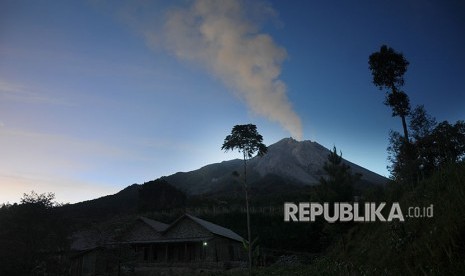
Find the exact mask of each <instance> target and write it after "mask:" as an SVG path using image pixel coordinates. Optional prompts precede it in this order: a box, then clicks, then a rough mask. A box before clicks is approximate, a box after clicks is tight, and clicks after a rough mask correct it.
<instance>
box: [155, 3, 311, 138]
mask: <svg viewBox="0 0 465 276" xmlns="http://www.w3.org/2000/svg"><path fill="white" fill-rule="evenodd" d="M255 3H257V2H255ZM245 4H247V3H246V2H242V1H240V0H239V1H235V0H231V1H228V0H224V1H218V0H196V1H194V2H193V3H192V5H191V6H189V7H187V8H183V9H176V10H172V11H171V12H169V13H167V17H166V22H165V26H164V31H163V33H164V35H165V37H164V41H165V43H166V46H167V48H168V49H169V50H171V51H172V52H173V53H174V54H175V55H176V56H177V57H178V58H179V59H182V60H189V61H193V62H196V63H200V64H201V65H203V66H205V67H206V68H207V69H208V70H210V71H211V72H212V73H213V74H214V75H216V76H217V77H219V78H220V79H221V80H222V81H223V82H224V83H225V84H226V85H228V86H229V87H230V88H232V89H233V90H234V91H235V92H236V93H237V95H238V96H239V97H240V98H241V99H242V100H244V101H245V102H246V103H247V105H248V107H249V108H250V109H251V110H252V111H253V112H255V113H257V114H259V115H261V116H264V117H266V118H268V119H270V120H271V121H274V122H278V123H279V124H280V125H281V126H282V127H284V128H285V129H286V130H287V131H289V132H290V133H291V135H292V136H293V137H294V138H296V139H298V140H301V139H302V125H301V120H300V118H299V117H298V115H297V114H296V113H295V112H294V111H293V109H292V106H291V104H290V102H289V100H288V98H287V96H286V85H285V84H284V82H282V81H281V80H280V79H279V75H280V73H281V64H282V62H283V61H284V59H285V58H286V56H287V53H286V50H285V49H284V48H282V47H280V46H278V45H277V44H276V43H275V42H274V41H273V39H272V37H271V36H270V35H268V34H263V33H259V32H258V29H259V26H258V24H257V23H254V21H253V20H252V19H251V18H248V17H250V16H249V15H250V9H248V7H246V6H245ZM249 4H250V2H249ZM263 7H264V8H268V11H269V7H266V6H263ZM265 10H266V9H265Z"/></svg>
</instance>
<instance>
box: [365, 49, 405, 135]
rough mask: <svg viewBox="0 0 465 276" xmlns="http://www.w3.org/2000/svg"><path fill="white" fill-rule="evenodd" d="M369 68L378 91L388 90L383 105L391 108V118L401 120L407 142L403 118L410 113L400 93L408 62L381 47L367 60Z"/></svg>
mask: <svg viewBox="0 0 465 276" xmlns="http://www.w3.org/2000/svg"><path fill="white" fill-rule="evenodd" d="M368 64H369V68H370V70H371V74H372V76H373V84H374V85H375V86H377V87H378V88H379V89H380V90H382V89H383V88H385V89H388V91H390V92H391V93H387V94H386V99H385V101H384V104H385V105H387V106H390V107H391V108H392V116H399V117H401V119H402V127H403V129H404V138H405V142H406V143H408V142H409V135H408V129H407V123H406V119H405V117H406V116H407V115H408V114H409V113H410V100H409V97H408V95H407V94H406V93H405V92H403V91H401V90H400V88H401V87H402V86H403V85H404V82H405V81H404V74H405V72H407V67H408V65H409V62H408V61H407V60H406V59H405V58H404V56H403V54H402V53H397V52H396V51H395V50H394V49H392V48H391V47H388V46H386V45H382V46H381V49H380V50H379V52H375V53H373V54H371V55H370V56H369V58H368Z"/></svg>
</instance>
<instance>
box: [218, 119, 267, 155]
mask: <svg viewBox="0 0 465 276" xmlns="http://www.w3.org/2000/svg"><path fill="white" fill-rule="evenodd" d="M221 149H222V150H224V151H228V150H235V149H237V150H238V151H239V152H242V153H243V155H244V159H250V158H252V156H253V155H254V154H255V153H256V152H258V155H259V156H262V155H264V154H265V153H266V152H267V147H266V146H265V145H264V144H263V137H262V136H261V135H260V134H259V133H258V131H257V126H255V125H253V124H247V125H235V126H234V127H233V129H232V131H231V134H230V135H228V136H226V138H225V139H224V143H223V146H222V147H221Z"/></svg>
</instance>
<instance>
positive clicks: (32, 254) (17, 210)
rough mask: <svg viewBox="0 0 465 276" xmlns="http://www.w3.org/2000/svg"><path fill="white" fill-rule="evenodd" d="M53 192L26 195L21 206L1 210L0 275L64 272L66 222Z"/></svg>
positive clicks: (6, 207)
mask: <svg viewBox="0 0 465 276" xmlns="http://www.w3.org/2000/svg"><path fill="white" fill-rule="evenodd" d="M54 199H55V195H54V194H53V193H48V194H37V193H35V192H34V191H32V192H31V193H30V194H24V196H23V198H21V203H20V204H13V205H4V206H3V207H2V208H1V209H0V225H1V226H2V227H1V230H0V275H31V274H34V273H37V272H38V271H42V272H48V273H61V272H63V269H64V268H65V267H66V266H65V265H63V263H62V260H63V259H62V258H61V257H62V255H63V252H64V251H65V250H66V249H67V247H68V241H67V239H66V238H67V231H66V227H67V223H66V219H65V218H64V217H60V216H59V215H58V214H57V212H56V209H57V206H58V205H59V204H57V203H56V202H55V201H54Z"/></svg>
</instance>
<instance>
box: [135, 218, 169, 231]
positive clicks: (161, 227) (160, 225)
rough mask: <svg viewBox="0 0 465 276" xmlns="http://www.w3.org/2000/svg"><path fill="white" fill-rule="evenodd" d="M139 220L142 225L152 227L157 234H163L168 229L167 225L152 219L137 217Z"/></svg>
mask: <svg viewBox="0 0 465 276" xmlns="http://www.w3.org/2000/svg"><path fill="white" fill-rule="evenodd" d="M139 219H140V220H141V221H143V222H144V223H146V224H147V225H148V226H150V227H152V228H153V229H154V230H155V231H157V232H163V231H165V230H166V229H167V228H168V227H169V225H168V224H165V223H162V222H159V221H156V220H153V219H149V218H146V217H139Z"/></svg>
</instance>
